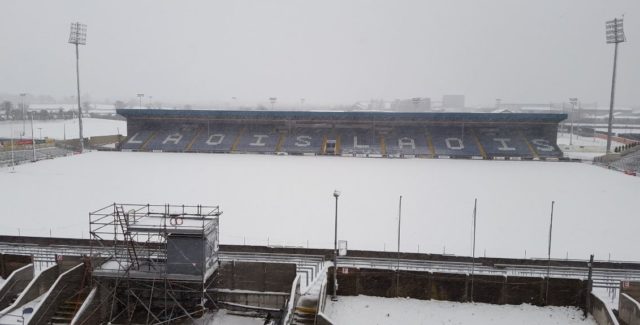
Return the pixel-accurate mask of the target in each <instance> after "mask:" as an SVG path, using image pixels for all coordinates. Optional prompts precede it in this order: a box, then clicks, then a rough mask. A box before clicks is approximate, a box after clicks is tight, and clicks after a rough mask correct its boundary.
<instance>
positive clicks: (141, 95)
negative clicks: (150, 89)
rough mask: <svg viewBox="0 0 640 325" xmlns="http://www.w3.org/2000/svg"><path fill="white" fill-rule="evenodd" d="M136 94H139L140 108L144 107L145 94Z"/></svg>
mask: <svg viewBox="0 0 640 325" xmlns="http://www.w3.org/2000/svg"><path fill="white" fill-rule="evenodd" d="M136 96H138V100H139V102H140V106H139V107H140V109H142V97H144V94H136Z"/></svg>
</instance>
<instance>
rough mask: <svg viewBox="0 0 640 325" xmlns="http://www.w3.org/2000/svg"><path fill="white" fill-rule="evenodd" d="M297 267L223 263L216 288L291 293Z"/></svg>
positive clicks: (278, 264) (235, 262)
mask: <svg viewBox="0 0 640 325" xmlns="http://www.w3.org/2000/svg"><path fill="white" fill-rule="evenodd" d="M295 277H296V265H295V264H287V263H264V262H237V261H231V262H223V263H222V264H221V265H220V268H219V273H218V281H217V283H216V288H223V289H231V290H249V291H260V292H284V293H287V294H288V293H289V291H290V290H291V283H292V281H293V279H295Z"/></svg>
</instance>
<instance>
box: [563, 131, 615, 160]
mask: <svg viewBox="0 0 640 325" xmlns="http://www.w3.org/2000/svg"><path fill="white" fill-rule="evenodd" d="M557 142H558V147H560V150H562V152H563V153H564V156H565V157H568V158H573V159H582V160H587V161H591V160H593V158H594V157H598V156H602V155H604V154H605V153H606V151H607V140H605V139H600V138H594V137H583V136H578V135H576V134H574V135H573V139H571V136H570V134H569V133H558V140H557ZM569 143H573V145H569ZM621 145H623V143H620V142H617V141H612V142H611V148H612V150H613V148H615V147H616V146H621Z"/></svg>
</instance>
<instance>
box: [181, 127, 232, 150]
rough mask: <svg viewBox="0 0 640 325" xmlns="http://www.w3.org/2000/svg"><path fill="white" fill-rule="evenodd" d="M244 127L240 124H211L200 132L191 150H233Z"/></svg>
mask: <svg viewBox="0 0 640 325" xmlns="http://www.w3.org/2000/svg"><path fill="white" fill-rule="evenodd" d="M242 129H243V127H242V126H240V125H225V124H215V125H214V124H211V125H210V126H208V127H207V128H206V129H203V130H201V131H200V133H198V135H197V136H196V139H195V141H193V144H192V145H191V148H189V151H194V152H231V149H232V147H233V144H234V142H235V141H236V139H237V138H238V135H239V134H240V133H241V131H242Z"/></svg>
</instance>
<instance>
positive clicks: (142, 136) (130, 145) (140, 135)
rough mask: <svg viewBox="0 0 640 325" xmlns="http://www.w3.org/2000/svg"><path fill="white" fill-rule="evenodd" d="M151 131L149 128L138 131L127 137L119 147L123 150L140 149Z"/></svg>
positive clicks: (151, 133)
mask: <svg viewBox="0 0 640 325" xmlns="http://www.w3.org/2000/svg"><path fill="white" fill-rule="evenodd" d="M153 133H154V132H153V131H151V130H143V131H139V132H137V133H135V134H133V135H132V136H130V137H128V138H127V140H126V141H125V142H124V143H123V144H122V147H121V148H122V149H125V150H140V148H141V147H142V145H144V144H145V143H146V142H147V141H148V140H149V138H150V137H151V136H152V135H153Z"/></svg>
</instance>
